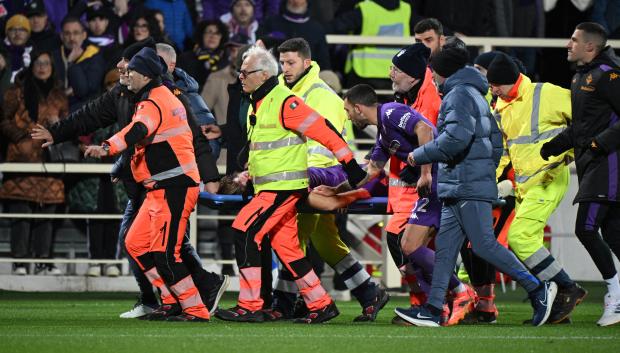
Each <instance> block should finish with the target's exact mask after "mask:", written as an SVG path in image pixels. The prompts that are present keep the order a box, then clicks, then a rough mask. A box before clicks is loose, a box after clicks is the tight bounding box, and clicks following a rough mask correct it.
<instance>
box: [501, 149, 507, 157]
mask: <svg viewBox="0 0 620 353" xmlns="http://www.w3.org/2000/svg"><path fill="white" fill-rule="evenodd" d="M502 156H508V150H507V149H505V148H504V152H503V153H502Z"/></svg>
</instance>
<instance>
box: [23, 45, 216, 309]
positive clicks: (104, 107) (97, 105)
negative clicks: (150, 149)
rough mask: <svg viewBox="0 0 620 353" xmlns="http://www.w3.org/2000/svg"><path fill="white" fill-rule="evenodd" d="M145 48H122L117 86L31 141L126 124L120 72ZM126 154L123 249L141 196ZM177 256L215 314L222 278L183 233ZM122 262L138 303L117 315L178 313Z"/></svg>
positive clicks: (200, 155)
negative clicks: (162, 303)
mask: <svg viewBox="0 0 620 353" xmlns="http://www.w3.org/2000/svg"><path fill="white" fill-rule="evenodd" d="M144 47H151V48H155V41H154V40H153V39H152V38H148V39H146V40H144V41H142V42H138V43H135V44H133V45H131V46H129V47H128V48H127V49H125V51H124V52H123V57H122V59H121V60H120V62H119V63H118V65H117V67H118V68H119V71H121V79H120V82H119V84H117V85H116V86H115V87H114V88H113V89H112V90H111V91H109V92H106V93H104V94H103V95H101V96H99V97H98V98H96V99H94V100H92V101H90V102H88V103H87V104H86V105H84V106H83V107H81V108H80V109H78V110H77V111H76V112H74V113H72V114H71V115H69V116H68V117H67V118H66V119H64V120H62V121H61V122H59V123H58V124H55V125H54V126H52V127H51V128H50V129H49V131H48V130H46V129H44V128H43V127H41V126H39V127H38V128H35V129H33V133H32V137H33V138H34V139H41V140H46V142H45V143H44V144H43V147H47V146H49V145H51V144H53V143H60V142H63V141H67V140H70V139H73V138H75V137H77V136H82V135H87V134H89V133H91V132H93V131H95V130H97V129H99V128H102V127H106V126H110V125H113V124H115V123H118V126H119V128H123V127H125V126H127V125H128V124H129V123H130V122H131V118H132V116H133V114H134V109H135V103H136V102H135V101H134V94H133V93H132V92H130V91H129V90H128V89H127V87H126V86H125V85H126V81H124V80H125V79H126V77H125V76H126V75H123V72H125V71H126V68H127V64H128V63H129V59H130V58H131V57H133V56H134V55H135V54H136V53H137V52H138V51H140V49H142V48H144ZM174 91H178V92H181V91H180V90H174V89H173V92H174ZM175 95H176V93H175ZM177 98H179V100H181V102H182V103H183V105H184V106H185V109H186V111H187V113H188V123H189V125H190V128H191V129H192V133H193V135H194V151H195V154H196V163H197V165H198V169H199V172H200V178H201V180H202V181H203V182H204V183H205V185H206V188H207V190H208V191H210V192H216V191H217V187H218V185H217V180H218V179H219V174H218V172H217V166H216V165H215V160H214V159H213V157H212V155H211V148H210V147H209V142H208V141H207V140H206V138H205V136H204V135H203V134H202V132H201V130H200V127H199V126H198V124H197V123H196V120H195V117H194V114H193V112H192V110H191V108H190V104H189V101H188V100H187V98H186V97H184V96H183V95H180V96H177ZM131 153H132V152H131V151H129V152H126V153H123V154H122V155H121V157H120V158H119V160H118V161H117V162H116V164H115V167H114V168H113V171H112V177H113V179H117V180H122V181H123V184H124V186H125V189H126V190H127V194H128V197H129V201H128V203H127V207H126V208H125V214H124V215H123V220H122V221H121V227H120V234H119V244H120V248H122V249H124V239H125V235H126V232H127V229H129V226H130V225H131V222H132V221H133V218H134V216H135V214H136V211H137V210H138V209H139V208H140V204H141V203H142V201H143V198H144V193H145V190H144V188H143V187H142V186H141V185H139V184H137V183H136V182H135V181H134V180H133V176H132V174H131V170H130V165H129V161H130V159H131ZM181 258H182V259H183V262H184V263H185V264H186V265H187V267H188V269H189V271H190V272H191V274H192V279H193V280H194V283H196V285H197V287H198V289H199V291H200V295H201V297H202V300H203V302H204V303H205V305H206V306H207V308H208V309H209V311H211V312H214V311H215V309H216V307H217V303H218V301H219V299H220V297H221V295H222V294H223V292H224V290H225V289H226V286H227V285H228V278H227V276H225V277H224V278H223V279H220V277H219V276H218V275H217V274H215V273H211V272H207V271H205V270H204V269H203V268H202V264H201V263H200V258H199V257H198V255H197V253H196V250H195V249H194V248H193V247H192V245H191V244H190V242H189V237H188V235H187V234H186V235H185V240H184V242H183V244H182V245H181ZM127 259H128V261H129V264H130V268H131V269H132V272H133V274H134V276H135V277H136V281H137V282H138V286H139V288H140V299H139V300H138V303H137V304H136V306H135V307H134V309H133V310H130V311H128V312H126V313H123V314H121V317H122V318H137V317H142V316H147V315H150V316H153V317H158V318H161V317H162V316H168V315H178V313H175V312H167V313H163V311H166V309H176V308H165V307H169V306H161V307H160V308H157V306H158V304H157V298H156V297H155V295H154V294H153V291H152V286H151V284H150V282H149V281H148V280H147V278H146V277H145V276H144V274H143V273H142V271H140V269H139V268H138V265H137V264H136V263H135V262H134V261H133V260H132V259H131V257H128V258H127ZM147 317H148V316H147Z"/></svg>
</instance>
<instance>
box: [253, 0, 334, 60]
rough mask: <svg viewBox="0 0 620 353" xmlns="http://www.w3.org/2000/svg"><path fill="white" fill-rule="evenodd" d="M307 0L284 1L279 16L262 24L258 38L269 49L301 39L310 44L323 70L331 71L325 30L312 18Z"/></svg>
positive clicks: (313, 55)
mask: <svg viewBox="0 0 620 353" xmlns="http://www.w3.org/2000/svg"><path fill="white" fill-rule="evenodd" d="M308 7H309V5H308V1H307V0H283V1H282V5H281V6H280V13H279V14H278V15H275V16H272V17H269V18H267V19H265V20H264V21H263V22H261V23H260V25H259V27H258V30H257V32H256V36H257V38H259V39H262V40H263V41H264V42H265V43H266V44H267V46H268V47H272V46H273V47H277V46H278V45H280V44H281V43H282V42H284V41H285V40H287V39H291V38H296V37H301V38H303V39H305V40H306V41H307V42H308V43H309V44H310V51H311V52H312V58H313V60H314V61H316V62H317V63H318V64H319V66H320V67H321V69H323V70H331V68H332V65H331V61H330V59H329V51H328V47H327V39H326V37H325V29H324V28H323V26H322V25H321V24H320V23H319V22H317V21H316V20H314V19H312V18H310V12H309V8H308Z"/></svg>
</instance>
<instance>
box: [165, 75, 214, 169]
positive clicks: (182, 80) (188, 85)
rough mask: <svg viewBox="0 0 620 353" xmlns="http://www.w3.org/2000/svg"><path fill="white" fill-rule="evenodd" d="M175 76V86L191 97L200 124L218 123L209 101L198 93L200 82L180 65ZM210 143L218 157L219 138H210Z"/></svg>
mask: <svg viewBox="0 0 620 353" xmlns="http://www.w3.org/2000/svg"><path fill="white" fill-rule="evenodd" d="M173 77H174V84H175V86H176V87H178V88H179V89H180V90H181V91H183V93H184V94H185V96H186V97H187V98H188V99H189V104H190V106H191V107H192V112H193V113H194V116H195V117H196V121H197V122H198V125H200V126H202V125H207V124H214V125H215V124H217V122H216V121H215V117H214V116H213V114H212V113H211V110H209V107H208V106H207V103H206V102H205V101H204V99H203V98H202V96H201V95H200V94H199V93H198V82H196V80H195V79H194V78H193V77H191V76H190V75H189V74H188V73H187V72H185V71H183V70H182V69H179V68H178V67H177V68H175V69H174V72H173ZM209 145H210V146H211V150H212V153H213V156H214V157H215V158H216V159H217V158H218V157H219V155H220V142H219V141H218V140H209Z"/></svg>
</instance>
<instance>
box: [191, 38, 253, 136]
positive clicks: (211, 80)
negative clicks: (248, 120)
mask: <svg viewBox="0 0 620 353" xmlns="http://www.w3.org/2000/svg"><path fill="white" fill-rule="evenodd" d="M246 44H249V38H248V37H246V36H244V35H242V34H237V35H235V36H233V37H232V38H231V39H230V40H229V41H228V43H226V45H225V47H226V49H227V50H228V62H229V64H228V65H227V66H226V67H224V68H222V69H220V70H218V71H216V72H214V73H212V74H211V75H209V77H208V78H207V82H206V83H205V86H204V88H203V90H202V94H201V95H202V97H203V98H204V100H205V102H207V105H208V106H209V107H211V110H212V111H213V114H214V115H215V119H216V120H217V123H218V125H224V124H225V123H226V110H227V109H228V90H227V89H226V88H227V87H228V85H230V84H233V83H234V82H235V81H237V70H239V68H238V67H237V62H236V60H235V58H236V57H237V54H238V53H239V48H241V47H242V46H244V45H246Z"/></svg>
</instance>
